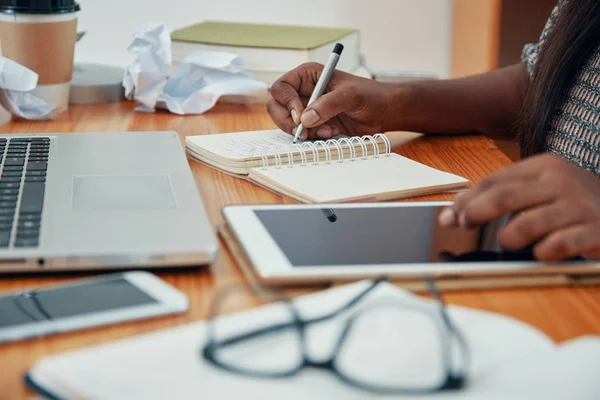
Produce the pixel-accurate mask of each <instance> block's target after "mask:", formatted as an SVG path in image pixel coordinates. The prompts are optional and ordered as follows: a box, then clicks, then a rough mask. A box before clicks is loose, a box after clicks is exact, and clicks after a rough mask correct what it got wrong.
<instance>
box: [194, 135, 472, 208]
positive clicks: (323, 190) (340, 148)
mask: <svg viewBox="0 0 600 400" xmlns="http://www.w3.org/2000/svg"><path fill="white" fill-rule="evenodd" d="M292 139H293V138H292V137H291V136H290V135H287V134H286V133H284V132H282V131H280V130H263V131H252V132H235V133H224V134H215V135H202V136H189V137H187V138H186V150H187V153H188V155H189V156H190V157H191V158H193V159H195V160H197V161H200V162H202V163H205V164H207V165H209V166H211V167H213V168H217V169H220V170H223V171H225V172H227V173H230V174H236V175H239V176H242V177H246V178H247V179H249V180H251V181H253V182H254V183H256V184H258V185H261V186H263V187H265V188H267V189H270V190H272V191H274V192H277V193H279V194H281V195H283V196H286V197H290V198H292V199H294V200H296V201H299V202H301V203H337V202H349V201H385V200H395V199H400V198H405V197H412V196H420V195H426V194H432V193H438V192H443V191H449V190H454V189H459V188H462V187H464V186H466V185H467V183H468V181H467V180H466V179H464V178H462V177H460V176H456V175H453V174H450V173H447V172H443V171H439V170H436V169H434V168H431V167H428V166H426V165H423V164H420V163H418V162H416V161H413V160H410V159H408V158H406V157H402V156H400V155H398V154H395V153H392V151H391V150H392V149H391V144H390V141H389V139H388V138H387V137H386V136H385V135H383V134H377V135H373V136H363V137H352V138H349V137H342V138H337V139H332V140H327V141H322V140H319V141H307V142H304V143H302V144H299V145H293V144H292Z"/></svg>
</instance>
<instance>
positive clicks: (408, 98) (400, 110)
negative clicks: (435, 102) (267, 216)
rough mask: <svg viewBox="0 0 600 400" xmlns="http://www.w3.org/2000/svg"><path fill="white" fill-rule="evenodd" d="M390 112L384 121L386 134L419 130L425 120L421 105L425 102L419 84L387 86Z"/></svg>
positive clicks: (387, 112)
mask: <svg viewBox="0 0 600 400" xmlns="http://www.w3.org/2000/svg"><path fill="white" fill-rule="evenodd" d="M386 86H387V89H388V90H387V91H386V97H387V99H386V103H387V104H388V110H387V111H386V117H385V119H384V123H383V127H384V131H385V132H390V131H401V130H418V125H420V121H422V119H423V115H420V114H421V112H420V111H419V109H420V108H421V109H422V108H423V107H419V103H422V102H423V90H422V89H421V87H420V85H419V82H418V81H417V82H409V83H392V84H386Z"/></svg>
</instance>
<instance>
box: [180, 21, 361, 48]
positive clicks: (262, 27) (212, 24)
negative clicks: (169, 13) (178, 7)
mask: <svg viewBox="0 0 600 400" xmlns="http://www.w3.org/2000/svg"><path fill="white" fill-rule="evenodd" d="M355 32H357V30H356V29H339V28H319V27H306V26H292V25H268V24H244V23H236V22H216V21H207V22H202V23H199V24H195V25H192V26H188V27H186V28H182V29H178V30H176V31H174V32H173V33H172V34H171V38H172V40H174V41H181V42H193V43H204V44H211V45H218V46H234V47H254V48H271V49H290V50H312V49H315V48H318V47H321V46H323V45H326V44H328V43H332V42H335V41H339V40H341V39H342V38H344V37H347V36H349V35H351V34H353V33H355Z"/></svg>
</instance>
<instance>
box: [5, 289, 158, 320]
mask: <svg viewBox="0 0 600 400" xmlns="http://www.w3.org/2000/svg"><path fill="white" fill-rule="evenodd" d="M156 303H158V301H157V300H156V299H154V298H153V297H151V296H150V295H148V294H147V293H145V292H143V291H142V290H140V289H139V288H137V287H136V286H134V285H133V284H131V283H130V282H129V281H128V280H126V279H124V278H123V277H114V278H107V279H103V280H97V281H93V282H82V283H75V284H70V285H68V286H63V287H60V286H58V287H54V288H48V289H43V290H37V291H33V292H24V293H23V294H21V295H14V294H11V295H7V296H0V329H2V328H8V327H14V326H18V325H24V324H29V323H32V322H35V321H43V320H56V319H61V318H68V317H75V316H79V315H85V314H90V313H96V312H103V311H104V312H105V311H113V310H118V309H122V308H127V307H134V306H141V305H149V304H156Z"/></svg>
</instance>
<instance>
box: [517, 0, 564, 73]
mask: <svg viewBox="0 0 600 400" xmlns="http://www.w3.org/2000/svg"><path fill="white" fill-rule="evenodd" d="M565 1H568V0H558V2H557V3H556V6H555V7H554V9H553V10H552V13H551V14H550V18H548V21H547V22H546V26H545V27H544V31H543V32H542V35H541V37H540V41H539V42H538V43H529V44H526V45H525V47H524V48H523V52H522V53H521V61H523V62H524V63H525V64H526V65H527V71H529V75H530V76H531V75H533V71H534V69H535V66H536V64H537V60H538V58H539V57H540V52H541V51H542V47H543V46H544V43H545V42H546V39H547V38H548V34H549V33H550V31H551V30H552V27H553V26H554V21H555V20H556V18H557V17H558V15H559V13H560V9H561V7H562V4H563V3H564V2H565Z"/></svg>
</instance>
